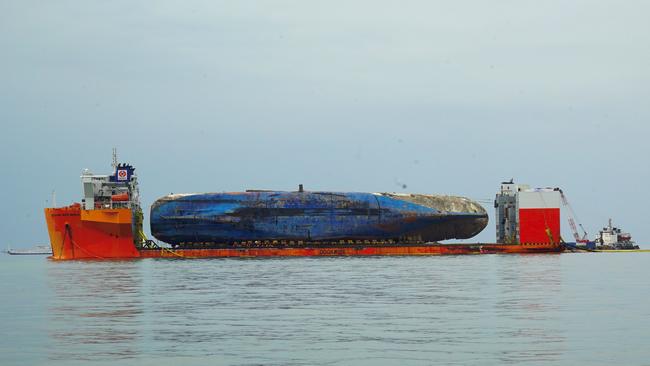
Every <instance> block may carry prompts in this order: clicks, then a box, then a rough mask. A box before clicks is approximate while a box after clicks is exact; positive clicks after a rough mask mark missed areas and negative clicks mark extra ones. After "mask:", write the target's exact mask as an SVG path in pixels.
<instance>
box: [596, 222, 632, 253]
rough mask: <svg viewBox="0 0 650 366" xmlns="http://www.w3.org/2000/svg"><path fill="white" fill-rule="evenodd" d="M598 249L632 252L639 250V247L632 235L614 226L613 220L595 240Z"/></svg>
mask: <svg viewBox="0 0 650 366" xmlns="http://www.w3.org/2000/svg"><path fill="white" fill-rule="evenodd" d="M595 242H596V249H599V250H632V249H639V246H638V245H636V244H635V243H634V241H632V235H630V233H624V232H622V231H621V229H619V228H617V227H614V226H612V219H609V224H608V225H607V227H604V228H603V229H602V230H601V231H600V232H599V233H598V237H597V238H596V240H595Z"/></svg>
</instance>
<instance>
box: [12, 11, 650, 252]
mask: <svg viewBox="0 0 650 366" xmlns="http://www.w3.org/2000/svg"><path fill="white" fill-rule="evenodd" d="M648 13H650V5H649V3H647V2H642V1H625V2H618V1H545V2H540V1H492V2H487V1H486V2H479V1H445V2H434V1H406V2H398V1H394V2H379V1H354V2H351V1H320V2H315V1H231V2H221V1H205V2H188V1H156V2H141V3H134V2H132V1H121V2H119V1H110V2H108V1H78V2H65V1H56V2H47V1H45V2H43V1H33V2H32V1H2V2H0V50H1V57H0V121H1V122H2V133H1V134H0V152H1V153H2V156H3V158H2V160H1V161H0V167H1V169H2V172H3V182H2V190H0V198H1V199H2V202H3V203H4V206H5V209H4V210H2V213H0V230H1V232H2V236H3V237H2V243H0V246H6V245H11V246H13V247H19V246H31V245H33V244H35V243H37V242H46V241H47V232H46V228H45V222H44V219H43V214H42V208H43V207H44V206H45V205H46V200H48V199H49V197H50V192H51V190H52V189H56V192H57V199H58V203H59V204H64V203H71V202H73V201H77V200H79V198H80V196H81V185H80V182H79V175H80V172H81V170H82V169H83V168H91V169H92V170H93V171H94V172H97V173H103V172H109V170H110V166H109V164H110V153H111V147H113V146H116V147H117V148H118V151H119V155H120V157H121V158H122V159H121V160H123V161H128V162H131V163H133V164H134V165H135V166H136V168H137V172H138V173H139V177H140V181H141V192H142V194H143V204H144V205H145V206H146V207H148V206H149V205H150V204H151V202H153V200H155V199H156V198H157V197H159V196H161V195H164V194H168V193H170V192H175V193H179V192H196V191H223V190H242V189H246V188H272V189H287V190H290V189H294V188H295V187H296V186H297V184H298V183H304V184H305V187H306V188H307V189H314V190H339V191H409V192H419V193H448V194H458V195H465V196H469V197H472V198H476V199H489V200H491V199H492V198H493V196H494V194H495V192H496V189H497V188H498V185H499V183H500V181H501V180H503V179H509V178H511V177H514V178H515V179H516V180H517V181H519V182H522V183H529V184H531V185H533V186H560V187H562V188H564V190H565V192H566V193H567V194H568V196H569V198H570V200H571V201H572V204H573V206H574V208H575V210H576V212H577V213H578V215H579V217H580V219H581V220H582V221H583V224H584V225H585V226H586V227H587V229H588V230H589V231H590V234H591V235H593V234H595V232H596V231H597V229H598V228H599V227H601V226H602V225H604V224H605V223H606V220H607V218H608V217H610V216H611V217H613V218H614V219H615V221H616V223H618V224H620V225H621V226H623V227H624V228H625V229H627V230H629V231H631V232H632V234H633V236H634V237H635V239H637V241H638V242H640V243H641V244H642V245H643V244H650V233H648V225H647V212H646V210H647V207H648V205H649V203H650V202H649V198H648V193H647V192H648V190H647V188H646V186H647V184H648V182H649V181H650V169H649V165H648V162H647V159H648V156H650V148H649V147H648V137H649V135H650V133H649V132H650V127H648V124H647V122H648V121H649V117H650V111H649V96H650V86H649V85H650V84H649V82H650V67H649V65H650V22H648V21H647V14H648ZM398 182H399V183H404V184H406V185H407V186H408V188H407V189H406V190H404V189H402V188H401V187H400V186H399V185H398V184H397V183H398ZM486 208H487V209H488V211H489V212H490V215H492V213H493V208H492V206H491V204H490V203H488V204H486ZM493 224H494V223H493V222H491V223H490V226H489V228H488V229H486V230H485V231H484V232H483V233H482V234H481V235H479V236H478V237H477V238H476V240H483V241H490V240H494V228H493ZM563 224H564V225H563V226H564V232H565V233H564V236H565V237H569V236H570V235H569V233H568V231H567V229H568V227H567V226H568V225H566V224H565V222H563Z"/></svg>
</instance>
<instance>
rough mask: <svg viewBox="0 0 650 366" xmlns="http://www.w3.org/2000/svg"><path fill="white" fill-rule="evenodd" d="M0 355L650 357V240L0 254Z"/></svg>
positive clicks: (568, 361) (136, 359)
mask: <svg viewBox="0 0 650 366" xmlns="http://www.w3.org/2000/svg"><path fill="white" fill-rule="evenodd" d="M0 275H1V277H0V294H2V299H1V301H0V329H1V330H2V332H1V337H2V338H1V339H0V365H3V366H4V365H75V364H83V365H114V364H116V362H115V361H118V363H117V364H127V365H157V366H165V365H206V364H211V365H431V364H443V365H508V364H513V365H650V344H649V343H650V285H649V284H648V279H649V277H650V276H649V275H650V253H607V254H606V253H585V254H561V255H559V254H557V255H482V256H447V257H388V258H381V257H372V258H291V259H209V260H208V259H206V260H178V259H175V260H153V259H152V260H136V261H113V262H92V261H85V262H76V261H75V262H52V261H50V260H47V259H46V258H44V257H40V256H39V257H31V256H20V257H19V256H8V255H5V254H2V255H0Z"/></svg>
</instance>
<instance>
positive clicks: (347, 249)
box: [140, 244, 563, 258]
mask: <svg viewBox="0 0 650 366" xmlns="http://www.w3.org/2000/svg"><path fill="white" fill-rule="evenodd" d="M562 251H563V247H561V246H559V245H550V244H467V245H459V244H421V245H405V246H402V245H390V246H341V247H321V248H309V247H305V248H219V249H174V250H172V249H167V248H163V249H146V250H140V257H142V258H220V257H333V256H423V255H463V254H499V253H503V254H522V253H559V252H562Z"/></svg>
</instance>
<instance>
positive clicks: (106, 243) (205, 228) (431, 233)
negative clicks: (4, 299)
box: [45, 156, 563, 260]
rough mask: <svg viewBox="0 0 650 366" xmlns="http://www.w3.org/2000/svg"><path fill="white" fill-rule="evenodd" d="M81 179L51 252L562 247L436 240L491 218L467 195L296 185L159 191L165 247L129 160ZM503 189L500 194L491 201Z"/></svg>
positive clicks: (53, 218)
mask: <svg viewBox="0 0 650 366" xmlns="http://www.w3.org/2000/svg"><path fill="white" fill-rule="evenodd" d="M81 180H82V184H83V199H82V200H81V202H79V203H74V204H72V205H69V206H66V207H56V208H46V209H45V219H46V222H47V228H48V233H49V236H50V243H51V247H52V257H51V258H52V259H56V260H66V259H118V258H122V259H123V258H161V257H166V258H178V257H180V258H205V257H266V256H268V257H271V256H369V255H442V254H482V253H546V252H559V251H562V250H563V247H562V246H560V245H559V243H557V242H555V241H554V239H553V235H544V236H541V237H540V239H539V241H538V242H524V243H521V242H519V241H518V240H515V241H514V242H511V241H509V242H499V243H469V244H443V243H439V241H441V240H446V239H467V238H471V237H473V236H475V235H476V234H478V233H479V232H480V231H481V230H483V229H484V228H485V226H486V225H487V223H488V216H487V213H486V211H485V210H484V209H483V207H482V206H481V205H479V204H478V203H476V202H474V201H472V200H470V199H467V198H463V197H454V196H443V195H441V196H437V195H424V194H396V193H358V192H354V193H340V192H308V191H305V190H303V189H302V187H300V188H299V189H298V190H297V191H294V192H284V191H260V190H251V191H246V192H233V193H202V194H176V195H169V196H165V197H162V198H160V199H158V200H157V201H156V202H155V203H154V204H153V205H152V207H151V217H150V222H151V232H152V234H153V235H154V237H155V238H157V239H158V240H160V241H163V242H165V243H167V244H169V246H168V245H164V244H162V243H161V244H159V243H156V242H154V241H152V240H148V239H147V238H146V237H145V236H144V233H143V231H142V222H143V214H142V209H141V205H140V195H139V189H138V179H137V176H136V174H135V168H133V166H131V165H129V164H118V163H117V160H116V158H115V156H114V161H113V172H112V174H110V175H96V174H92V173H91V172H89V171H87V170H86V171H84V173H83V175H82V176H81ZM503 195H504V193H503V192H502V193H501V194H500V195H498V196H497V198H499V197H500V196H503ZM508 202H509V201H508ZM497 210H499V208H498V209H497ZM516 217H518V216H516ZM545 222H546V221H545ZM533 224H535V225H537V224H538V223H537V222H533ZM517 225H519V224H517ZM522 225H523V223H522ZM558 225H559V224H558ZM537 226H538V225H537ZM558 227H559V226H558ZM548 231H549V230H548V228H546V232H548Z"/></svg>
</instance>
